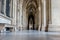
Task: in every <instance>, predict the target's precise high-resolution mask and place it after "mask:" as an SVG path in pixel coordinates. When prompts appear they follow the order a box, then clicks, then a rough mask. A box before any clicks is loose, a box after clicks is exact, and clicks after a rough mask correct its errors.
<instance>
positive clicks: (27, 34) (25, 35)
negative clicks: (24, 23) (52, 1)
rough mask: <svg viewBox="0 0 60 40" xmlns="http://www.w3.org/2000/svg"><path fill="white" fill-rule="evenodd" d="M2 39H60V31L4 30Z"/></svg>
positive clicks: (1, 34)
mask: <svg viewBox="0 0 60 40" xmlns="http://www.w3.org/2000/svg"><path fill="white" fill-rule="evenodd" d="M0 40H60V33H57V32H38V31H32V30H30V31H20V32H2V33H0Z"/></svg>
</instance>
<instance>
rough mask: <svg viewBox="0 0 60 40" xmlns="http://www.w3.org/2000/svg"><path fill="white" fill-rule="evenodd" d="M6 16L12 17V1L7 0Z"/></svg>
mask: <svg viewBox="0 0 60 40" xmlns="http://www.w3.org/2000/svg"><path fill="white" fill-rule="evenodd" d="M6 16H8V17H10V0H6Z"/></svg>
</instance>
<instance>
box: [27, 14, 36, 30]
mask: <svg viewBox="0 0 60 40" xmlns="http://www.w3.org/2000/svg"><path fill="white" fill-rule="evenodd" d="M34 24H35V21H34V15H32V14H30V15H29V16H28V27H27V29H28V30H35V28H34Z"/></svg>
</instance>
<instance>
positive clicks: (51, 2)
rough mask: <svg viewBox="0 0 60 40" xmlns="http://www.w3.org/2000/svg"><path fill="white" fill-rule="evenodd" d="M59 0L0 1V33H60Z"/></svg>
mask: <svg viewBox="0 0 60 40" xmlns="http://www.w3.org/2000/svg"><path fill="white" fill-rule="evenodd" d="M59 4H60V2H59V0H0V31H20V30H38V31H44V32H53V31H54V32H59V31H60V21H59V20H60V15H59V14H60V6H59Z"/></svg>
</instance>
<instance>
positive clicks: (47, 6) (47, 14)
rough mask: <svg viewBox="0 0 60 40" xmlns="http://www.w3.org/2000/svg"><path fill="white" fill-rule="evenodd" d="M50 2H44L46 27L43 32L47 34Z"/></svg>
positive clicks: (47, 0) (48, 0)
mask: <svg viewBox="0 0 60 40" xmlns="http://www.w3.org/2000/svg"><path fill="white" fill-rule="evenodd" d="M49 2H50V0H46V27H45V32H48V27H49V12H50V10H49V7H50V3H49Z"/></svg>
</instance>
